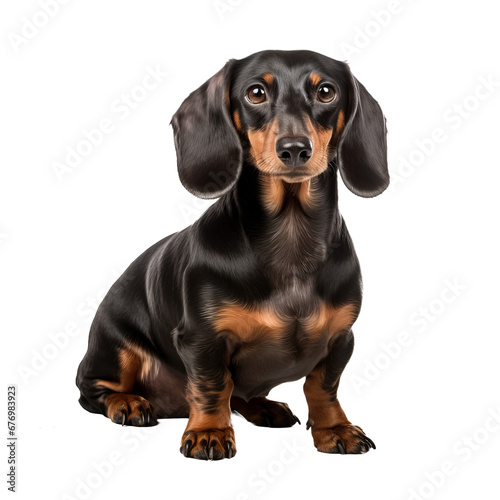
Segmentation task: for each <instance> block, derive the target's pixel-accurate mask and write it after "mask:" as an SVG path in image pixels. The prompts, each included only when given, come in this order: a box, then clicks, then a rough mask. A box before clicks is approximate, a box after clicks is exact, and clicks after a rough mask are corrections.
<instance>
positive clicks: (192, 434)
mask: <svg viewBox="0 0 500 500" xmlns="http://www.w3.org/2000/svg"><path fill="white" fill-rule="evenodd" d="M171 125H172V127H173V131H174V140H175V148H176V153H177V166H178V173H179V177H180V180H181V182H182V184H183V185H184V187H185V188H186V189H187V190H188V191H190V192H191V193H193V194H194V195H196V196H198V197H201V198H219V199H218V201H217V202H215V203H214V204H213V205H211V206H210V208H208V209H207V210H206V212H205V213H204V214H203V215H202V216H201V217H200V218H199V220H197V221H196V222H195V223H194V224H193V225H192V226H190V227H188V228H187V229H184V230H182V231H180V232H178V233H175V234H173V235H170V236H168V237H166V238H165V239H163V240H161V241H159V242H158V243H156V244H155V245H153V246H152V247H151V248H149V249H148V250H146V251H145V252H144V253H143V254H142V255H141V256H140V257H138V258H137V259H136V260H135V261H134V262H133V263H132V264H131V265H130V267H129V268H128V269H127V270H126V271H125V272H124V274H123V275H122V276H121V277H120V278H119V279H118V281H117V282H116V283H115V284H114V285H113V286H112V288H111V289H110V291H109V292H108V294H107V295H106V297H105V298H104V300H103V301H102V303H101V305H100V307H99V309H98V311H97V313H96V316H95V319H94V321H93V323H92V326H91V329H90V335H89V344H88V351H87V353H86V354H85V357H84V358H83V360H82V362H81V363H80V366H79V368H78V373H77V379H76V383H77V386H78V388H79V389H80V393H81V397H80V399H79V402H80V404H81V405H82V406H83V408H85V409H86V410H88V411H90V412H93V413H101V414H103V415H105V416H107V417H108V418H109V419H110V420H111V421H112V422H115V423H118V424H122V425H133V426H149V425H154V424H156V423H157V419H158V418H169V417H188V418H189V420H188V423H187V427H186V430H185V432H184V434H183V436H182V439H181V446H180V451H181V453H182V454H183V455H184V456H186V457H191V458H196V459H201V460H218V459H222V458H232V457H234V455H235V454H236V444H235V437H234V431H233V428H232V426H231V412H232V411H234V412H237V413H239V414H240V415H242V416H243V417H244V418H246V419H247V420H248V421H250V422H252V423H253V424H255V425H257V426H265V427H290V426H292V425H294V424H295V423H300V422H299V419H298V418H297V417H296V416H295V415H294V414H293V413H292V411H291V410H290V408H289V407H288V405H287V404H286V403H281V402H276V401H271V400H268V399H267V398H266V396H267V394H268V393H269V391H270V390H271V389H272V388H273V387H276V386H277V385H279V384H281V383H283V382H287V381H293V380H298V379H300V378H302V377H305V383H304V393H305V397H306V400H307V403H308V408H309V416H308V420H307V429H309V428H310V429H311V432H312V436H313V440H314V445H315V447H316V448H317V449H318V450H319V451H321V452H325V453H340V454H356V453H364V452H367V451H368V450H369V449H370V448H375V444H374V443H373V441H372V440H371V439H370V438H369V437H367V436H366V434H365V433H364V432H363V430H362V429H361V428H360V427H358V426H355V425H353V424H351V422H350V421H349V420H348V419H347V417H346V415H345V413H344V411H343V409H342V407H341V406H340V403H339V401H338V399H337V389H338V386H339V380H340V376H341V374H342V372H343V370H344V368H345V366H346V364H347V362H348V361H349V358H350V357H351V354H352V351H353V346H354V337H353V333H352V325H353V323H354V322H355V320H356V318H357V317H358V314H359V311H360V306H361V295H362V291H361V273H360V267H359V263H358V259H357V257H356V254H355V251H354V247H353V243H352V241H351V238H350V236H349V233H348V232H347V229H346V226H345V223H344V220H343V219H342V217H341V215H340V213H339V211H338V204H337V171H339V172H340V176H341V177H342V179H343V182H344V183H345V185H346V186H347V187H348V189H349V190H350V191H352V192H353V193H355V194H356V195H358V196H362V197H373V196H376V195H378V194H380V193H381V192H383V191H384V190H385V189H386V187H387V186H388V184H389V173H388V168H387V142H386V120H385V117H384V115H383V113H382V110H381V108H380V106H379V105H378V103H377V102H376V101H375V99H374V98H373V97H372V96H371V95H370V94H369V93H368V91H367V90H366V89H365V87H364V86H363V85H362V84H361V83H360V82H359V81H358V80H357V79H356V78H355V77H354V76H353V75H352V73H351V71H350V69H349V67H348V65H347V64H345V63H344V62H340V61H336V60H334V59H331V58H329V57H326V56H323V55H320V54H318V53H315V52H311V51H275V50H269V51H263V52H258V53H256V54H253V55H250V56H248V57H246V58H244V59H240V60H235V59H231V60H229V62H227V64H226V65H225V66H224V67H223V68H222V69H221V70H220V71H219V72H218V73H216V74H215V75H214V76H213V77H212V78H210V79H209V80H208V81H207V82H205V83H204V84H203V85H202V86H201V87H199V88H198V89H197V90H195V91H194V92H192V93H191V94H190V95H189V97H187V99H185V100H184V102H183V103H182V104H181V106H180V108H179V109H178V110H177V112H176V113H175V114H174V116H173V118H172V121H171Z"/></svg>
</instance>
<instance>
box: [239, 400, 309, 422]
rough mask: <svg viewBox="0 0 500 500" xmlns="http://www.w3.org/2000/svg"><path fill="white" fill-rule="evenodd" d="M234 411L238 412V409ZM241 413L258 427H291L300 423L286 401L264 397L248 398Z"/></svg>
mask: <svg viewBox="0 0 500 500" xmlns="http://www.w3.org/2000/svg"><path fill="white" fill-rule="evenodd" d="M261 399H262V400H261ZM236 411H237V412H238V413H240V411H239V410H238V409H236ZM241 414H242V415H243V416H244V417H245V418H246V419H247V420H248V421H249V422H252V424H254V425H258V426H259V427H292V425H295V424H297V423H298V424H300V420H299V419H298V418H297V417H296V416H295V415H294V414H293V412H292V410H290V408H289V406H288V405H287V404H286V403H280V402H278V401H270V400H268V399H265V398H259V399H258V400H250V401H249V402H248V403H247V404H246V407H245V410H244V411H243V410H242V413H241Z"/></svg>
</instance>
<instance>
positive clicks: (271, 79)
mask: <svg viewBox="0 0 500 500" xmlns="http://www.w3.org/2000/svg"><path fill="white" fill-rule="evenodd" d="M262 79H263V80H264V81H265V82H266V83H267V84H268V85H272V84H273V82H274V75H273V74H272V73H266V74H265V75H262Z"/></svg>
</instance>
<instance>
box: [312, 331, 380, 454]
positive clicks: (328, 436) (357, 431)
mask: <svg viewBox="0 0 500 500" xmlns="http://www.w3.org/2000/svg"><path fill="white" fill-rule="evenodd" d="M353 347H354V337H353V334H352V331H349V332H346V333H343V334H341V336H340V337H338V338H337V340H336V341H335V342H334V343H333V346H332V348H331V350H330V352H329V353H328V356H327V357H326V358H325V359H324V360H323V361H322V362H321V363H319V364H318V365H317V366H316V367H315V368H314V370H313V371H312V372H311V373H310V374H309V375H308V376H307V377H306V382H305V384H304V393H305V395H306V399H307V404H308V406H309V419H308V421H307V428H308V429H309V428H311V431H312V435H313V439H314V446H316V448H317V449H318V451H322V452H324V453H341V454H345V453H365V452H367V451H368V450H369V449H370V448H375V444H374V443H373V441H372V440H371V439H370V438H369V437H367V436H366V435H365V433H364V432H363V430H362V429H361V428H360V427H357V426H356V425H353V424H351V422H349V420H348V419H347V417H346V415H345V413H344V410H342V407H341V406H340V403H339V401H338V399H337V389H338V386H339V381H340V376H341V375H342V372H343V371H344V368H345V366H346V364H347V362H348V361H349V358H350V357H351V354H352V350H353Z"/></svg>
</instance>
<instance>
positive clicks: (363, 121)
mask: <svg viewBox="0 0 500 500" xmlns="http://www.w3.org/2000/svg"><path fill="white" fill-rule="evenodd" d="M348 72H349V77H350V84H349V110H348V118H347V122H346V125H345V127H344V130H343V131H342V135H341V137H340V141H339V145H338V149H337V151H338V154H337V161H338V164H339V170H340V175H341V176H342V179H343V181H344V183H345V185H346V186H347V187H348V188H349V189H350V190H351V191H352V192H353V193H355V194H357V195H358V196H362V197H364V198H372V197H373V196H377V195H379V194H380V193H382V191H384V190H385V189H386V188H387V186H388V185H389V170H388V168H387V138H386V135H387V129H386V126H385V118H384V115H383V113H382V110H381V109H380V106H379V105H378V102H377V101H376V100H375V99H374V98H373V97H372V96H371V95H370V94H369V93H368V91H367V90H366V89H365V87H364V86H363V85H362V84H361V83H360V82H359V81H358V80H356V78H355V77H354V76H353V75H352V74H351V71H350V70H349V69H348Z"/></svg>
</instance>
